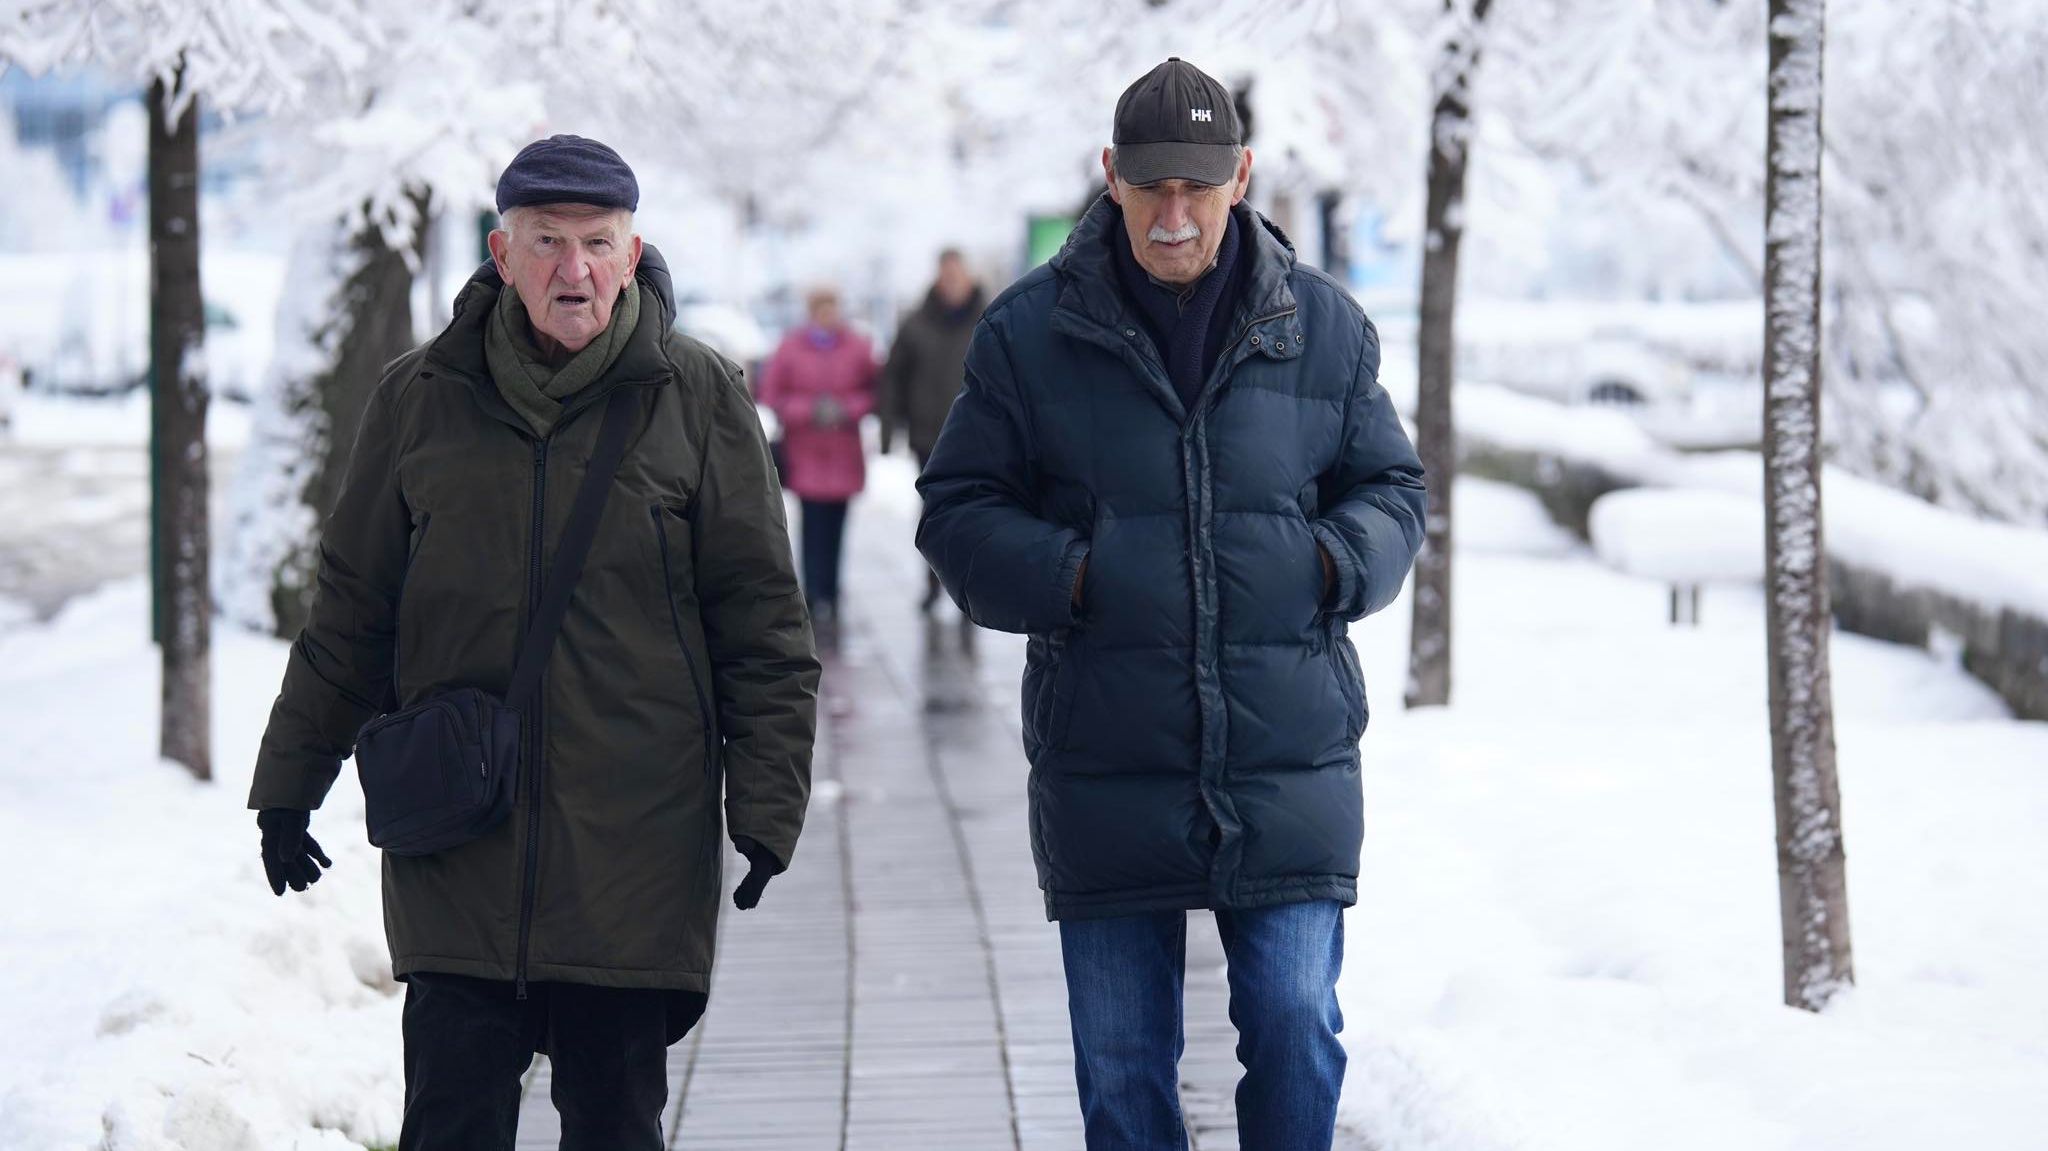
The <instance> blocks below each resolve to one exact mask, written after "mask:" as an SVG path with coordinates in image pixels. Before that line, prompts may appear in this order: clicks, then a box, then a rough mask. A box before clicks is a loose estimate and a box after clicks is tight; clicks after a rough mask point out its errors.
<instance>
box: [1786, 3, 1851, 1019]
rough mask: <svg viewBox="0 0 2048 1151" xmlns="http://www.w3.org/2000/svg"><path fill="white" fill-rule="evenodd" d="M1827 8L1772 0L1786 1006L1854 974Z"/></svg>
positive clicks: (1826, 994) (1818, 1002)
mask: <svg viewBox="0 0 2048 1151" xmlns="http://www.w3.org/2000/svg"><path fill="white" fill-rule="evenodd" d="M1824 10H1825V6H1824V3H1823V0H1771V5H1770V14H1771V22H1770V85H1769V93H1770V97H1769V98H1770V120H1769V133H1768V135H1769V144H1768V152H1767V156H1768V159H1767V163H1766V171H1767V173H1768V174H1767V177H1766V181H1765V197H1766V204H1767V205H1768V207H1767V210H1766V215H1765V220H1764V234H1765V247H1764V510H1765V521H1766V529H1765V530H1766V536H1765V555H1766V561H1765V563H1766V573H1765V606H1766V614H1767V616H1768V619H1769V649H1770V693H1771V773H1772V776H1773V778H1774V780H1775V782H1776V791H1777V814H1778V896H1779V907H1780V913H1781V919H1782V928H1783V935H1784V944H1785V1002H1786V1003H1787V1004H1789V1005H1791V1006H1793V1007H1801V1008H1805V1009H1807V1010H1809V1011H1818V1010H1820V1009H1821V1008H1822V1007H1825V1006H1827V1002H1828V1000H1829V999H1830V998H1831V997H1832V996H1833V995H1834V994H1835V993H1836V992H1837V991H1839V990H1841V989H1842V988H1844V987H1846V986H1848V985H1849V984H1850V983H1852V982H1853V981H1854V979H1855V974H1854V968H1853V964H1852V962H1851V958H1850V948H1849V895H1848V881H1847V875H1846V873H1845V867H1844V858H1843V849H1842V810H1841V796H1840V794H1839V789H1838V787H1837V785H1836V779H1835V723H1834V702H1833V693H1832V688H1831V686H1830V680H1829V674H1828V631H1829V628H1830V627H1831V626H1832V623H1833V621H1832V618H1831V614H1830V610H1829V606H1828V568H1827V552H1826V551H1825V549H1824V548H1823V547H1822V544H1821V535H1822V533H1821V492H1820V483H1821V479H1820V477H1821V455H1820V416H1821V409H1820V395H1821V330H1822V323H1821V148H1822V141H1823V139H1824V136H1823V135H1822V131H1821V106H1822V99H1821V92H1822V90H1821V71H1822V70H1821V52H1822V45H1823V43H1824V32H1825V27H1824Z"/></svg>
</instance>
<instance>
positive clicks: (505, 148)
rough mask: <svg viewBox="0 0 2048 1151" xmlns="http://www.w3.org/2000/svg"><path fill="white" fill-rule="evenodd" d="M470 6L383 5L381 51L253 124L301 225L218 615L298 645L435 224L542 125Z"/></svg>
mask: <svg viewBox="0 0 2048 1151" xmlns="http://www.w3.org/2000/svg"><path fill="white" fill-rule="evenodd" d="M469 7H473V6H456V5H448V4H439V3H418V2H415V3H403V4H401V3H388V2H387V3H381V4H377V5H372V6H366V7H365V8H364V9H363V10H362V11H363V15H364V16H365V17H366V18H368V19H371V20H373V21H374V22H375V23H376V24H377V26H378V27H379V28H380V29H382V34H383V37H384V39H383V43H382V46H381V50H380V51H379V52H378V53H377V54H376V55H375V56H374V57H372V58H370V59H368V60H362V61H353V62H349V63H348V66H347V67H334V68H330V69H326V70H324V71H320V72H316V73H313V74H311V75H309V76H308V77H306V78H305V84H306V86H307V88H308V90H309V92H311V93H312V94H313V95H312V98H309V99H307V100H305V101H303V102H301V103H299V104H297V105H294V106H293V107H292V108H290V109H287V110H285V111H283V112H281V113H279V114H277V115H274V116H272V117H271V118H270V119H269V120H267V121H266V122H265V123H264V124H263V125H262V129H263V131H264V132H265V134H266V137H267V138H268V139H270V140H272V141H273V146H272V152H273V153H274V154H275V155H276V157H277V159H276V166H275V168H274V170H273V171H272V172H271V173H270V174H269V178H268V182H269V183H270V185H271V186H273V187H275V188H276V189H277V198H278V200H279V201H280V202H281V205H282V207H283V210H284V215H285V216H286V217H287V218H289V219H293V220H298V221H303V224H302V226H301V227H300V229H299V230H298V233H297V235H296V236H295V238H294V240H293V244H292V248H291V254H290V257H289V260H288V263H287V266H286V273H285V280H284V290H283V291H282V293H281V294H280V296H279V299H278V305H277V314H276V331H277V335H276V343H275V348H276V351H275V352H274V354H273V360H272V363H271V366H270V370H269V380H268V386H267V387H265V388H264V389H262V390H261V391H260V392H259V394H258V401H257V410H256V417H255V421H254V427H253V429H252V436H251V441H250V444H249V449H248V451H247V452H246V453H245V454H244V455H243V457H242V461H241V465H240V468H239V474H238V475H237V477H236V480H235V484H234V491H233V502H232V507H233V512H232V516H233V523H232V534H231V536H230V546H229V550H228V553H227V557H226V558H227V571H226V572H225V573H223V578H222V579H221V581H220V584H219V592H220V597H221V602H222V605H223V610H224V611H225V612H226V613H227V615H228V617H229V618H230V619H232V620H234V621H235V622H237V623H240V624H242V625H243V626H247V627H253V628H258V629H261V630H267V631H273V632H275V633H276V634H278V635H281V636H286V637H289V636H294V635H296V634H298V631H299V629H300V627H301V626H303V624H304V622H305V615H306V612H307V610H308V608H309V607H310V606H311V600H312V593H313V577H314V572H315V571H316V569H317V564H318V540H319V531H318V528H319V523H320V521H321V520H322V519H323V518H324V517H325V516H326V514H327V511H328V510H329V509H330V508H332V506H333V503H334V498H335V496H336V494H337V493H338V490H339V485H340V483H341V480H342V477H343V472H344V470H345V468H346V464H347V461H348V455H349V451H350V449H351V448H352V447H353V446H354V443H355V430H356V425H357V423H358V421H359V420H360V419H361V416H362V411H363V408H364V406H365V404H366V403H367V402H368V399H369V395H370V391H371V389H373V388H374V387H375V385H376V383H377V380H378V378H379V376H380V374H381V370H382V368H383V366H384V365H385V364H386V363H388V362H389V361H391V360H392V359H394V358H396V357H397V356H399V355H400V354H402V353H404V352H405V351H406V350H407V349H408V348H410V347H412V346H413V344H414V343H415V341H416V338H417V333H416V332H415V331H414V330H413V314H412V295H413V284H414V281H415V278H416V276H417V274H418V272H419V270H420V268H421V266H422V253H423V250H424V247H425V244H426V242H427V240H428V235H429V233H428V227H429V225H430V223H431V221H432V220H433V218H434V216H435V215H436V214H440V213H453V214H456V215H464V214H467V213H470V212H473V211H475V210H476V209H477V208H478V207H480V206H481V205H482V204H485V203H487V202H488V200H487V197H488V195H489V191H490V188H491V184H492V181H493V179H494V178H495V176H496V174H497V172H498V170H499V169H500V168H501V167H502V166H503V165H504V163H505V162H506V161H507V160H509V159H511V157H512V155H513V153H514V152H515V151H516V150H517V149H518V148H519V147H520V146H521V145H523V144H524V143H526V141H527V140H529V139H531V138H532V136H533V134H534V132H535V129H536V127H537V126H538V125H540V124H542V123H543V122H544V120H545V113H544V110H543V107H542V102H541V99H540V95H539V87H538V85H537V84H535V83H533V82H532V81H531V80H529V79H527V78H525V77H524V76H509V77H507V76H500V75H496V74H494V73H493V72H492V70H491V69H492V67H493V65H492V63H491V61H492V59H493V56H494V55H495V53H494V49H503V48H504V47H505V46H506V43H505V42H506V37H505V36H503V35H502V34H501V33H500V31H499V30H498V29H496V28H494V27H493V26H491V25H489V24H487V23H483V22H481V21H480V20H479V19H478V18H477V17H475V16H474V15H473V14H472V13H471V12H470V11H469V10H468V8H469Z"/></svg>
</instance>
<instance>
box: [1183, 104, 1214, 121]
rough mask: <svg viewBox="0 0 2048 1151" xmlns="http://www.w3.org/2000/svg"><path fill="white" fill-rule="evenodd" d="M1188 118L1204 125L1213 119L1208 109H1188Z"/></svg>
mask: <svg viewBox="0 0 2048 1151" xmlns="http://www.w3.org/2000/svg"><path fill="white" fill-rule="evenodd" d="M1188 118H1189V119H1191V120H1199V121H1201V122H1202V123H1204V124H1207V123H1209V122H1210V120H1211V119H1213V117H1212V116H1211V115H1210V113H1209V109H1207V108H1189V109H1188Z"/></svg>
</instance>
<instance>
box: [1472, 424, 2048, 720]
mask: <svg viewBox="0 0 2048 1151" xmlns="http://www.w3.org/2000/svg"><path fill="white" fill-rule="evenodd" d="M1454 402H1455V403H1456V405H1457V418H1458V422H1459V437H1460V445H1459V447H1460V453H1461V458H1462V461H1463V466H1464V469H1465V470H1466V471H1468V472H1469V473H1471V474H1474V475H1477V476H1480V477H1483V478H1486V479H1492V480H1499V481H1503V482H1506V483H1510V484H1514V485H1516V486H1519V487H1523V488H1526V489H1528V490H1530V491H1532V492H1534V493H1536V495H1537V497H1538V498H1539V499H1540V500H1541V501H1542V502H1543V505H1544V507H1545V508H1547V509H1548V510H1549V512H1550V514H1551V516H1552V518H1554V519H1556V520H1557V522H1559V523H1560V524H1563V525H1565V526H1566V527H1568V528H1570V529H1572V530H1573V531H1574V532H1576V533H1577V534H1578V535H1580V536H1581V537H1583V538H1588V539H1590V538H1592V524H1591V513H1592V509H1593V507H1594V504H1595V503H1596V502H1597V501H1599V500H1600V499H1601V498H1602V497H1603V496H1606V495H1607V494H1608V493H1610V492H1616V491H1621V490H1624V489H1630V488H1643V487H1647V488H1669V489H1678V490H1685V491H1694V492H1719V493H1726V494H1730V495H1735V496H1740V497H1742V498H1744V499H1747V500H1750V501H1752V502H1754V503H1755V504H1756V505H1757V506H1758V507H1761V506H1762V501H1763V464H1762V461H1761V459H1760V458H1759V457H1758V456H1757V454H1756V453H1754V452H1746V451H1731V452H1715V453H1710V454H1703V455H1685V454H1681V453H1678V452H1674V451H1671V450H1670V449H1668V448H1665V447H1663V446H1661V445H1659V444H1658V443H1657V442H1656V441H1654V440H1653V439H1651V438H1650V436H1649V435H1648V434H1647V433H1645V432H1643V431H1642V429H1641V428H1639V427H1637V426H1636V425H1635V424H1634V422H1633V421H1632V420H1630V419H1629V418H1628V417H1627V416H1625V415H1622V414H1621V413H1618V412H1614V411H1609V410H1603V409H1599V408H1589V407H1569V406H1566V405H1563V404H1557V403H1552V402H1550V401H1548V400H1542V399H1537V398H1534V397H1530V396H1525V395H1520V394H1517V393H1514V392H1510V391H1507V390H1506V389H1503V388H1497V387H1492V386H1488V385H1480V384H1470V383H1460V384H1459V385H1458V388H1457V391H1456V395H1455V401H1454ZM1681 498H1691V497H1681ZM1699 498H1701V499H1709V498H1710V497H1704V496H1703V497H1699ZM1822 501H1823V516H1824V526H1823V535H1824V538H1825V540H1826V542H1827V548H1828V556H1829V559H1830V561H1831V562H1830V571H1831V575H1832V577H1833V578H1832V582H1833V592H1834V599H1835V609H1836V618H1837V620H1838V622H1840V623H1841V624H1842V625H1843V626H1844V627H1847V628H1848V629H1849V630H1851V631H1854V632H1857V633H1859V634H1864V635H1871V636H1875V637H1877V638H1881V639H1888V640H1892V641H1894V642H1900V643H1912V644H1916V645H1920V646H1924V647H1930V648H1933V649H1937V650H1943V651H1952V652H1953V653H1955V654H1958V655H1960V657H1961V659H1962V661H1963V664H1964V666H1965V667H1966V668H1968V669H1969V671H1970V672H1971V673H1972V674H1974V675H1976V676H1977V677H1978V678H1979V679H1982V680H1983V681H1984V682H1985V683H1987V684H1989V685H1990V686H1992V687H1993V688H1994V689H1995V690H1997V691H1998V693H1999V694H2000V695H2001V696H2002V697H2003V698H2004V699H2005V700H2006V702H2007V703H2008V704H2010V705H2011V706H2012V707H2013V708H2014V709H2016V710H2017V711H2018V712H2019V713H2020V714H2022V715H2026V716H2029V717H2032V718H2039V719H2048V577H2044V576H2043V574H2042V573H2044V572H2048V530H2042V529H2037V528H2027V527H2020V526H2017V525H2013V524H2005V523H1996V522H1992V521H1988V520H1980V519H1976V518H1974V517H1972V516H1969V515H1965V514H1963V513H1960V512H1953V511H1949V510H1947V509H1944V508H1938V507H1935V506H1933V505H1931V504H1928V503H1926V502H1924V501H1922V500H1919V499H1916V498H1914V497H1913V496H1910V495H1907V494H1905V493H1902V492H1898V491H1895V490H1892V489H1890V488H1887V487H1884V486H1883V485H1881V484H1876V483H1873V482H1871V481H1869V480H1866V479H1863V478H1861V477H1859V476H1854V475H1851V474H1849V473H1847V472H1844V471H1842V470H1841V469H1839V468H1833V467H1830V468H1827V469H1825V474H1824V477H1823V481H1822ZM1671 506H1672V507H1673V509H1674V510H1676V509H1677V507H1678V505H1671ZM1723 520H1725V516H1717V517H1716V520H1715V524H1707V523H1705V522H1701V523H1699V524H1697V525H1694V524H1692V523H1691V521H1685V522H1668V523H1666V524H1665V525H1664V526H1663V527H1662V528H1659V529H1656V530H1657V531H1658V532H1659V533H1660V534H1661V538H1664V539H1667V540H1669V539H1672V538H1676V537H1678V536H1682V535H1683V533H1684V532H1685V531H1686V530H1687V528H1688V527H1689V526H1696V527H1698V528H1699V530H1700V531H1701V533H1702V534H1706V535H1712V536H1715V537H1725V536H1726V535H1727V532H1726V530H1725V529H1726V524H1725V523H1723V522H1722V521H1723ZM1717 525H1718V526H1717ZM1645 530H1649V529H1645ZM1724 542H1725V541H1724ZM1701 546H1704V544H1701ZM1729 562H1736V560H1735V559H1733V558H1731V559H1730V560H1729Z"/></svg>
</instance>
